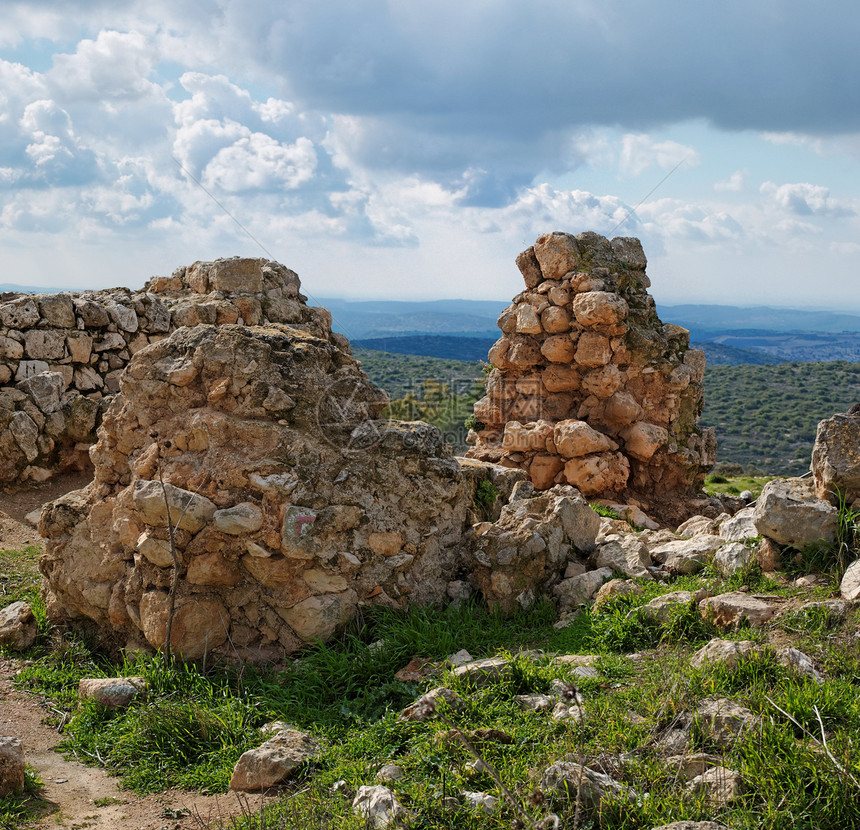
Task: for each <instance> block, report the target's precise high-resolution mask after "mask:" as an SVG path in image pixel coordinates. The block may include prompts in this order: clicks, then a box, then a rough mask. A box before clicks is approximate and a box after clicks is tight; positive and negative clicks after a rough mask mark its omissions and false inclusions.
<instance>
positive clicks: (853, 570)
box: [839, 559, 860, 601]
mask: <svg viewBox="0 0 860 830" xmlns="http://www.w3.org/2000/svg"><path fill="white" fill-rule="evenodd" d="M839 590H840V592H841V594H842V599H847V600H852V601H853V600H857V599H860V559H858V560H857V561H856V562H854V563H853V564H852V565H850V566H849V567H848V570H846V571H845V575H844V576H843V577H842V582H841V583H840V585H839Z"/></svg>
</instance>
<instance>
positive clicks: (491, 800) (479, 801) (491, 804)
mask: <svg viewBox="0 0 860 830" xmlns="http://www.w3.org/2000/svg"><path fill="white" fill-rule="evenodd" d="M460 794H461V795H462V796H463V798H464V800H465V801H466V804H467V806H469V807H471V808H472V809H473V810H480V811H481V812H483V813H487V814H488V815H492V814H493V813H495V812H496V810H498V808H499V799H498V798H495V797H494V796H492V795H488V794H487V793H477V792H471V791H469V790H463V791H462V792H461V793H460Z"/></svg>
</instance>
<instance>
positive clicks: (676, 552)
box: [651, 534, 724, 574]
mask: <svg viewBox="0 0 860 830" xmlns="http://www.w3.org/2000/svg"><path fill="white" fill-rule="evenodd" d="M723 544H724V540H723V537H722V536H706V535H704V534H703V535H700V536H694V537H693V538H692V539H678V540H677V541H673V542H665V543H663V544H661V545H657V546H656V547H653V548H652V549H651V557H652V558H653V559H654V560H656V561H657V562H662V563H663V566H664V567H665V568H666V570H667V571H669V573H673V574H690V573H695V572H696V571H700V570H701V569H702V568H703V567H704V566H705V563H706V562H708V561H709V560H710V559H711V558H713V556H714V554H715V553H716V552H717V551H718V550H719V549H720V548H721V547H722V545H723Z"/></svg>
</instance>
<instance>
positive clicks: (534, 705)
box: [514, 693, 555, 712]
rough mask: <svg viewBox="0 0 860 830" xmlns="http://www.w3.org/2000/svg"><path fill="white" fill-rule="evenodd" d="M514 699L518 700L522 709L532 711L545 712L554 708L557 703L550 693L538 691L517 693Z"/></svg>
mask: <svg viewBox="0 0 860 830" xmlns="http://www.w3.org/2000/svg"><path fill="white" fill-rule="evenodd" d="M514 700H516V702H517V703H518V704H519V705H520V707H521V708H522V709H526V710H528V711H532V712H543V711H545V710H547V709H552V707H553V706H554V705H555V701H554V700H553V698H551V697H550V696H549V695H542V694H538V693H535V694H528V695H517V696H516V697H515V698H514Z"/></svg>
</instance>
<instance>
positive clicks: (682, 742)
mask: <svg viewBox="0 0 860 830" xmlns="http://www.w3.org/2000/svg"><path fill="white" fill-rule="evenodd" d="M689 745H690V736H689V734H688V733H687V730H686V729H677V728H672V729H667V730H666V731H665V732H664V733H663V734H662V735H661V736H660V737H659V738H658V739H657V741H656V743H655V744H654V749H655V751H656V752H657V754H658V755H663V756H667V757H669V758H674V757H676V756H677V755H682V754H684V753H686V751H687V747H688V746H689Z"/></svg>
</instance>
